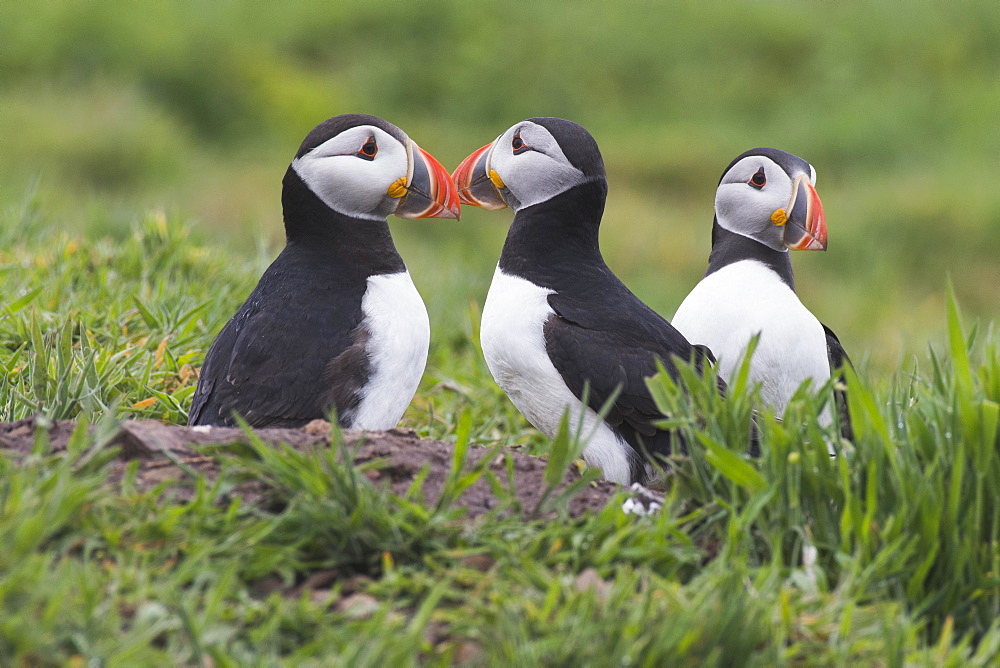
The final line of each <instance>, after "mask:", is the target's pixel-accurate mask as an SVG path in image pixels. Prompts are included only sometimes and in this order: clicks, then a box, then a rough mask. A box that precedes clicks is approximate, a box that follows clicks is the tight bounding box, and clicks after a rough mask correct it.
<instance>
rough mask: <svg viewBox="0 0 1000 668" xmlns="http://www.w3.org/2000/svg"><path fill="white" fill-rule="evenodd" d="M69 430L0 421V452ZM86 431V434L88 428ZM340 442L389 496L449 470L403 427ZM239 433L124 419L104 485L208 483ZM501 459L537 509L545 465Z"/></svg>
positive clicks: (471, 497) (479, 495)
mask: <svg viewBox="0 0 1000 668" xmlns="http://www.w3.org/2000/svg"><path fill="white" fill-rule="evenodd" d="M75 427H76V423H75V422H73V421H72V420H60V421H56V422H49V421H47V420H45V421H43V420H38V419H35V418H30V419H26V420H19V421H17V422H3V423H0V449H2V450H4V451H6V452H7V453H9V454H12V455H13V459H14V460H15V462H16V461H18V460H20V459H23V458H24V457H26V456H27V455H30V454H31V452H32V449H33V447H34V442H35V432H36V429H39V428H41V429H47V430H48V436H49V441H50V451H51V452H59V451H65V450H66V447H67V442H68V441H69V438H70V435H71V434H72V433H73V430H74V429H75ZM91 429H94V428H93V427H91ZM256 433H257V435H258V436H259V437H260V438H261V439H262V440H263V441H264V442H266V443H269V444H277V443H286V444H288V445H289V446H291V447H293V448H295V449H296V450H308V449H311V448H316V447H327V446H328V445H329V443H330V425H329V424H328V423H326V422H324V421H322V420H316V421H315V422H312V423H310V424H308V425H306V426H305V427H303V428H302V429H259V430H257V431H256ZM344 440H345V442H346V443H347V445H349V446H350V447H351V449H352V450H354V451H356V454H355V456H354V459H355V462H356V463H364V462H370V461H372V460H376V459H379V460H383V463H384V465H383V466H381V467H380V468H378V469H377V470H375V471H371V472H369V473H368V477H369V479H370V480H372V481H373V482H375V483H376V484H382V485H387V486H388V487H389V488H390V489H391V490H392V492H393V493H394V494H397V495H401V494H403V493H404V492H405V491H406V490H407V488H408V487H409V486H410V483H411V482H412V481H413V478H414V476H416V475H417V473H419V472H420V471H421V470H422V469H423V467H424V466H429V473H428V475H427V477H426V479H425V480H424V483H423V493H424V497H425V501H427V502H429V503H433V502H435V501H437V499H438V497H439V496H440V494H441V490H442V489H443V487H444V483H445V480H446V479H447V477H448V473H449V471H450V469H451V461H452V454H453V446H452V445H451V444H448V443H443V442H441V441H430V440H423V439H420V438H417V436H416V434H415V433H413V432H412V431H409V430H402V429H393V430H390V431H385V432H364V433H362V432H358V431H345V432H344ZM246 441H247V438H246V435H245V434H244V433H243V431H242V430H240V429H236V428H228V427H210V428H209V427H185V426H181V425H173V424H163V423H160V422H156V421H153V420H132V421H124V422H122V423H121V425H120V426H119V428H118V431H117V433H116V434H114V436H113V437H112V439H111V444H112V445H115V446H118V448H119V454H118V458H117V459H116V460H115V461H114V462H113V463H112V464H111V481H112V482H118V481H120V480H121V478H122V477H123V475H124V474H125V471H126V469H127V468H128V466H129V463H130V462H132V461H138V475H137V476H136V484H137V485H138V487H139V488H140V489H149V488H152V487H154V486H155V485H158V484H160V483H162V482H164V481H165V480H170V479H175V480H177V481H178V482H179V483H183V482H184V481H185V479H186V478H187V479H190V478H191V476H192V474H204V475H205V476H207V477H208V478H209V479H214V478H215V476H216V475H218V473H219V470H220V468H221V464H220V459H219V457H217V456H212V455H211V454H210V453H211V452H212V449H211V448H206V447H205V446H220V445H226V444H232V443H245V442H246ZM490 452H491V451H489V450H487V449H485V448H477V447H472V448H470V449H469V453H468V457H467V461H466V468H469V467H471V466H473V465H475V464H476V463H478V462H479V461H480V460H481V459H482V458H483V457H486V456H489V455H490ZM505 456H507V457H510V458H511V460H512V461H513V464H514V487H515V490H516V493H517V496H518V498H519V500H520V501H521V507H522V508H524V509H525V510H531V509H533V508H535V506H536V505H537V504H538V500H539V499H540V498H541V496H542V493H543V492H544V491H545V480H544V472H545V461H544V460H541V459H538V458H536V457H531V456H529V455H525V454H523V453H520V452H517V451H516V450H511V449H506V450H504V451H503V454H502V455H500V456H496V455H494V456H493V461H492V462H490V464H489V469H490V470H491V471H493V472H494V473H496V474H497V476H498V477H499V478H500V479H501V480H506V479H507V466H506V462H505ZM570 469H571V470H570V471H569V473H568V474H567V476H566V479H565V480H564V481H563V483H562V487H565V486H566V485H569V484H570V483H572V482H573V481H574V480H577V479H579V477H580V474H579V472H578V471H577V470H576V467H570ZM618 489H619V488H618V487H617V486H616V485H614V484H612V483H609V482H594V483H591V484H590V485H588V486H586V487H585V488H583V490H582V491H581V492H580V493H579V494H577V495H576V496H575V497H574V498H573V500H572V501H571V502H570V504H569V513H570V515H571V516H573V517H576V516H579V515H583V514H586V513H589V512H594V511H596V510H599V509H600V508H602V507H603V506H604V505H605V504H606V503H607V501H608V499H609V498H611V497H612V496H613V495H614V494H615V492H617V491H618ZM261 491H262V489H261V487H260V485H259V484H256V483H252V482H250V483H244V484H243V485H241V487H240V488H239V489H238V490H237V492H238V493H240V494H242V495H243V496H244V498H245V499H246V500H251V501H252V500H253V499H254V498H258V497H259V495H260V493H261ZM175 496H176V498H179V499H181V500H184V499H187V498H190V497H191V491H190V485H187V484H178V486H177V490H176V494H175ZM457 503H458V505H461V506H464V507H465V508H467V509H468V517H470V518H471V517H475V516H477V515H481V514H483V513H485V512H488V511H489V510H491V509H492V508H495V507H497V505H498V503H499V501H498V500H497V498H496V497H495V496H494V495H493V493H492V491H491V490H490V487H489V484H488V483H487V481H486V480H484V479H480V480H478V481H477V482H476V483H475V484H473V485H472V486H471V487H469V488H468V489H467V490H466V491H465V492H464V494H463V495H462V496H461V497H460V498H459V500H458V502H457Z"/></svg>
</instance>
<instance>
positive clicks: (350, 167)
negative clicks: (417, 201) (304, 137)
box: [292, 146, 407, 220]
mask: <svg viewBox="0 0 1000 668" xmlns="http://www.w3.org/2000/svg"><path fill="white" fill-rule="evenodd" d="M406 164H407V163H406V154H405V151H404V150H403V148H402V146H399V147H398V148H397V147H395V146H390V147H386V148H382V149H380V152H379V155H378V157H376V158H375V160H364V159H362V158H358V157H357V156H354V155H335V156H327V157H312V156H311V155H310V154H307V155H304V156H303V157H301V158H296V159H295V160H293V161H292V169H294V170H295V171H296V173H297V174H298V175H299V177H301V178H302V180H303V181H304V182H305V184H306V185H307V186H309V189H310V190H312V191H313V192H314V193H315V194H316V196H317V197H319V198H320V199H321V200H323V202H324V203H325V204H326V205H327V206H328V207H330V208H331V209H333V210H334V211H337V212H338V213H342V214H344V215H348V216H352V217H355V218H365V219H370V220H384V219H385V218H386V217H387V216H388V215H389V214H391V213H392V212H393V211H394V210H395V208H396V205H397V204H398V200H396V199H393V198H391V197H389V196H388V194H387V193H388V190H389V186H390V185H392V183H393V182H394V181H396V180H397V179H399V178H400V177H401V176H405V175H406Z"/></svg>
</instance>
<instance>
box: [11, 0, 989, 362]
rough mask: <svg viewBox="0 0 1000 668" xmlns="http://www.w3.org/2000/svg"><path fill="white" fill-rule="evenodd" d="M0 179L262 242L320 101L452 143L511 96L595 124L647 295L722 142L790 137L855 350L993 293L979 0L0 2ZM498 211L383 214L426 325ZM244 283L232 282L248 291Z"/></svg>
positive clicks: (873, 351) (720, 157) (613, 254)
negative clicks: (458, 216) (948, 306)
mask: <svg viewBox="0 0 1000 668" xmlns="http://www.w3.org/2000/svg"><path fill="white" fill-rule="evenodd" d="M0 44H2V46H0V205H2V207H3V209H4V211H5V212H6V213H5V217H6V219H7V220H9V221H10V220H17V219H18V218H17V213H16V212H18V211H20V210H21V209H22V208H23V207H24V206H25V203H26V202H34V203H35V204H36V205H37V206H38V207H39V215H40V217H41V218H40V220H41V224H44V225H51V226H60V227H64V228H66V229H68V230H71V231H75V232H77V233H80V234H89V235H109V236H111V237H112V238H114V237H115V236H116V235H123V234H125V233H126V231H127V229H128V227H129V226H130V225H132V224H133V223H134V222H135V221H137V220H139V219H141V218H142V217H143V216H144V215H145V214H146V213H147V212H149V211H150V210H153V209H162V210H164V211H166V212H167V214H168V215H169V216H170V218H171V220H193V221H195V225H196V230H197V233H198V235H200V236H202V238H204V239H206V240H207V241H208V242H209V243H220V244H226V245H227V246H229V247H231V248H234V249H236V250H237V251H241V250H242V249H245V251H246V253H248V254H252V253H255V252H256V250H255V246H256V244H257V242H258V241H259V240H260V239H264V240H266V242H267V243H268V244H269V249H270V252H271V254H272V255H273V254H274V253H276V252H277V249H278V248H280V245H281V242H282V228H281V217H280V214H281V211H280V200H279V196H280V182H281V177H282V175H283V173H284V170H285V167H286V166H287V163H288V161H289V160H290V158H291V157H292V155H293V154H294V152H295V150H296V149H297V147H298V144H299V142H300V141H301V139H302V138H303V137H304V136H305V134H306V133H307V132H308V131H309V130H310V129H311V128H312V127H313V126H314V125H315V124H316V123H318V122H320V121H322V120H323V119H325V118H327V117H329V116H333V115H336V114H340V113H345V112H354V111H357V112H367V113H372V114H376V115H378V116H382V117H384V118H386V119H388V120H390V121H392V122H393V123H396V124H397V125H399V126H400V127H402V128H403V129H404V130H405V131H406V132H407V133H408V134H409V135H410V136H411V137H412V138H413V139H414V140H415V141H417V142H418V143H419V144H420V145H421V146H422V147H424V148H425V149H427V150H429V151H431V152H432V153H434V154H435V155H436V157H438V158H439V159H440V160H441V161H442V162H443V163H444V164H445V165H446V166H447V167H449V168H453V167H454V166H455V165H457V164H458V162H459V161H460V160H461V159H462V158H463V157H465V155H466V154H468V153H469V152H470V151H471V150H473V149H475V148H478V147H479V146H481V145H483V144H485V143H486V142H488V141H490V140H492V139H493V138H494V137H496V136H497V135H498V134H500V133H501V132H502V131H503V130H504V129H505V128H506V127H508V126H509V125H511V124H512V123H514V122H516V121H518V120H521V119H523V118H526V117H529V116H539V115H546V116H561V117H564V118H570V119H572V120H575V121H577V122H579V123H581V124H583V125H584V126H586V127H587V128H588V129H589V130H590V131H591V132H592V134H593V135H594V136H595V137H596V139H597V141H598V143H599V144H600V146H601V149H602V151H603V153H604V157H605V160H606V163H607V168H608V179H609V182H610V196H609V201H608V208H607V214H606V216H605V220H604V225H603V232H602V244H603V248H604V251H605V254H606V256H607V259H608V263H609V264H610V265H611V267H612V268H613V269H614V270H615V271H616V272H617V273H618V274H619V275H620V276H621V278H622V279H623V280H624V281H625V283H626V284H628V285H629V286H630V287H632V289H633V290H634V291H635V292H636V293H637V294H638V295H639V296H640V297H641V298H642V299H644V300H645V301H647V302H648V303H649V304H650V305H652V306H653V307H654V308H656V309H657V310H658V311H660V312H661V313H663V314H664V315H665V316H667V317H670V316H671V315H672V314H673V312H674V310H675V309H676V307H677V305H678V304H679V303H680V301H681V299H682V298H683V297H684V295H685V294H686V293H687V291H688V290H690V289H691V287H693V285H694V284H695V283H696V282H697V280H698V279H699V277H700V276H701V274H702V272H703V271H704V267H705V265H706V261H707V255H708V250H709V233H710V226H711V221H712V202H713V198H714V191H715V186H716V183H717V181H718V178H719V174H720V173H721V171H722V169H723V168H724V167H725V166H726V165H727V164H728V162H729V161H730V160H731V159H732V158H733V157H734V156H736V155H737V154H738V153H740V152H742V151H744V150H746V149H749V148H752V147H755V146H762V145H764V146H774V147H778V148H782V149H784V150H787V151H791V152H793V153H796V154H798V155H800V156H802V157H803V158H805V159H806V160H808V161H810V162H811V163H812V164H813V165H814V166H815V167H816V170H817V172H818V174H819V178H818V183H817V185H818V191H819V193H820V196H821V197H822V199H823V203H824V205H825V209H826V212H827V220H828V224H829V230H830V247H829V250H828V252H826V253H798V254H796V255H795V256H794V258H793V262H794V264H795V270H796V279H797V286H798V289H799V294H800V295H801V297H802V299H803V301H804V302H805V303H806V304H807V305H808V306H809V307H810V308H811V309H812V310H813V311H814V312H815V313H816V314H817V315H818V316H819V317H820V318H821V319H822V320H824V321H825V322H826V323H827V324H828V325H830V326H831V327H832V328H833V329H834V330H835V331H837V332H838V334H839V335H840V338H841V340H842V341H843V342H844V344H845V346H846V347H847V349H848V351H849V352H850V353H851V354H852V356H853V357H854V358H855V361H856V362H860V363H861V364H862V365H863V366H864V367H865V368H867V369H869V370H870V371H890V370H895V369H897V368H898V367H899V364H900V362H901V360H905V359H906V356H907V355H909V354H913V353H921V352H922V351H923V350H924V349H925V347H926V345H927V342H928V341H934V342H937V341H941V340H943V327H944V317H943V314H944V294H945V286H946V280H947V276H948V275H949V274H950V275H951V277H952V280H953V281H954V283H955V287H956V292H957V294H958V297H959V301H960V304H961V306H962V307H963V310H964V312H965V314H966V315H972V316H974V317H976V318H978V319H980V320H982V321H983V322H988V321H991V320H993V319H995V318H996V316H997V313H998V308H997V307H998V301H1000V300H998V292H1000V259H998V257H1000V186H998V183H997V168H998V167H1000V121H998V119H1000V3H996V2H993V3H985V2H984V3H978V4H972V3H969V4H966V3H949V4H947V5H945V4H944V3H941V4H940V5H934V4H930V3H922V2H914V3H906V4H903V3H879V4H875V3H872V4H861V3H854V2H838V3H832V2H831V3H823V2H802V3H792V2H727V3H716V2H706V3H693V2H692V3H676V4H675V3H659V2H658V3H653V2H629V3H607V2H601V3H591V2H577V3H563V2H547V1H542V0H536V1H534V2H524V3H520V2H515V3H505V4H499V3H472V2H458V1H430V0H410V1H409V2H376V1H373V0H368V1H367V2H343V1H338V2H331V3H297V2H284V3H236V2H218V3H195V2H190V3H168V2H158V3H135V4H131V3H118V2H103V3H82V2H66V1H53V2H45V3H12V2H5V3H2V4H0ZM509 218H510V214H509V212H503V213H493V214H491V213H487V212H481V211H478V210H466V211H465V212H464V213H463V218H462V220H461V221H460V222H455V221H399V220H396V221H394V222H393V223H392V225H393V231H394V234H395V237H396V239H397V243H398V246H399V247H400V252H401V253H402V254H403V256H404V258H405V260H406V262H407V264H408V265H409V267H410V270H411V273H412V274H413V277H414V280H415V282H416V283H417V286H418V288H420V290H421V292H422V294H423V295H424V298H425V301H426V302H427V304H428V308H429V310H430V312H431V321H432V327H433V329H434V339H435V341H436V342H437V344H438V345H441V344H445V345H447V343H448V342H449V341H450V340H454V339H452V337H455V338H456V339H457V338H459V337H464V336H465V335H466V333H467V332H468V331H469V329H470V327H473V328H474V326H475V325H474V323H475V321H476V309H477V308H478V305H480V304H482V302H483V300H484V299H485V295H486V290H487V287H488V284H489V280H490V277H491V276H492V272H493V267H494V265H495V263H496V259H497V257H498V255H499V251H500V247H501V245H502V242H503V238H504V234H505V232H506V224H507V222H508V221H509ZM251 287H252V283H250V284H248V285H247V286H245V291H249V289H250V288H251Z"/></svg>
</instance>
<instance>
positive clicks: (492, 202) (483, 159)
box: [451, 142, 507, 209]
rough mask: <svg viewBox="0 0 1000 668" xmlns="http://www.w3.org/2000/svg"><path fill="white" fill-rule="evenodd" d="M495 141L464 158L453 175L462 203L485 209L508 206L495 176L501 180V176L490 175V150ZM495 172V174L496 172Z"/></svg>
mask: <svg viewBox="0 0 1000 668" xmlns="http://www.w3.org/2000/svg"><path fill="white" fill-rule="evenodd" d="M494 143H496V142H490V143H489V144H487V145H486V146H484V147H482V148H481V149H479V150H478V151H476V152H475V153H473V154H472V155H470V156H469V157H468V158H466V159H465V160H463V161H462V164H460V165H459V166H458V167H457V168H456V169H455V172H454V173H453V174H452V175H451V178H452V180H453V181H454V182H455V187H456V188H458V197H459V199H460V200H461V201H462V204H468V205H471V206H478V207H482V208H484V209H503V208H504V207H506V206H507V204H506V203H505V202H504V201H503V197H501V196H500V190H499V187H498V186H497V185H496V183H495V181H494V178H495V180H496V181H499V180H500V177H499V176H495V177H494V178H491V176H490V169H489V162H490V151H491V150H492V149H493V144H494ZM493 174H494V175H495V174H496V172H493ZM500 183H501V184H502V183H503V182H502V181H501V182H500Z"/></svg>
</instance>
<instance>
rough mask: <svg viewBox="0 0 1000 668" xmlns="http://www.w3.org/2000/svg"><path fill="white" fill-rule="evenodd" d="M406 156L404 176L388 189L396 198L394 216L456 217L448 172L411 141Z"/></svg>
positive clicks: (455, 199)
mask: <svg viewBox="0 0 1000 668" xmlns="http://www.w3.org/2000/svg"><path fill="white" fill-rule="evenodd" d="M406 153H407V157H408V158H409V160H408V162H409V170H408V173H407V175H406V176H405V177H403V178H401V179H399V180H398V181H396V182H395V183H393V184H392V185H391V186H389V196H390V197H398V198H399V204H398V205H397V206H396V211H395V214H396V215H397V216H399V217H400V218H458V217H459V213H460V212H461V205H460V204H459V203H458V192H457V191H456V190H455V184H454V183H452V181H451V177H450V176H449V175H448V170H447V169H445V168H444V166H443V165H442V164H441V163H440V162H438V161H437V160H436V159H435V158H434V156H432V155H431V154H430V153H428V152H427V151H425V150H424V149H422V148H420V147H419V146H417V145H416V144H415V143H414V142H412V141H409V142H408V143H407V145H406Z"/></svg>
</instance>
